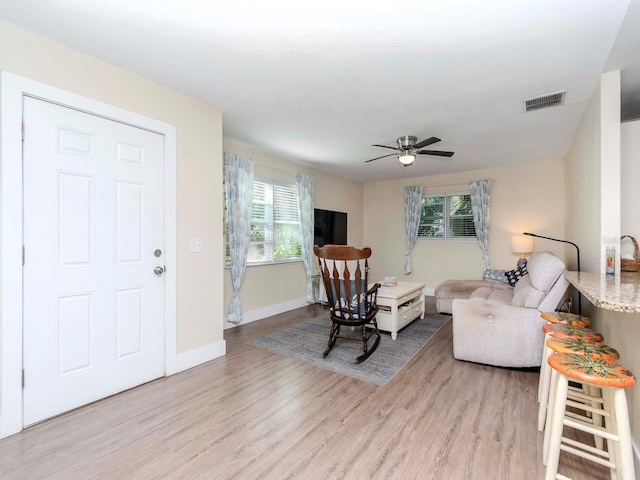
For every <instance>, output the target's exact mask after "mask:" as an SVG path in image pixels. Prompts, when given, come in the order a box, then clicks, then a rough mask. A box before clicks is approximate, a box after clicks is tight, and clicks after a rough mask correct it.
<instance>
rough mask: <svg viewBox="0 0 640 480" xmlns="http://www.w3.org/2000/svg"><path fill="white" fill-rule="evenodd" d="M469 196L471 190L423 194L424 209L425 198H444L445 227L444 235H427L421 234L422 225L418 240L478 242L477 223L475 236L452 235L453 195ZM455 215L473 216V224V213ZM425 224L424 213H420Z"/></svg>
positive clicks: (443, 217)
mask: <svg viewBox="0 0 640 480" xmlns="http://www.w3.org/2000/svg"><path fill="white" fill-rule="evenodd" d="M461 195H464V196H467V197H471V194H470V192H469V191H461V192H460V191H458V192H446V193H429V194H423V195H422V199H421V200H420V202H421V209H422V201H423V200H424V199H425V198H442V199H443V206H442V208H443V214H442V219H443V223H444V225H443V229H444V235H443V236H441V237H429V236H426V235H420V227H418V237H417V239H418V240H429V241H432V240H433V241H438V242H442V241H449V242H452V241H453V242H476V241H478V235H477V233H475V225H474V235H473V236H451V218H452V216H451V197H456V196H461ZM455 217H458V218H460V217H471V222H472V224H473V214H469V215H459V216H457V215H456V216H454V217H453V218H455ZM422 225H423V222H422V213H421V214H420V226H422Z"/></svg>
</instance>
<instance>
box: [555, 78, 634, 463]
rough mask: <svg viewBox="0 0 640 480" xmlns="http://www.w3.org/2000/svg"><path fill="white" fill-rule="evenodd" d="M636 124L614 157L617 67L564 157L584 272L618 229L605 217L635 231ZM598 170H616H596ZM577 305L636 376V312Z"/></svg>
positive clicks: (570, 217)
mask: <svg viewBox="0 0 640 480" xmlns="http://www.w3.org/2000/svg"><path fill="white" fill-rule="evenodd" d="M635 123H637V122H635ZM637 128H638V126H637V125H636V126H634V125H629V127H628V128H627V126H625V125H624V124H623V128H622V133H623V136H622V143H621V145H622V152H621V153H620V154H619V156H618V157H617V158H616V152H620V150H619V149H620V88H619V75H618V74H617V72H614V74H613V75H612V74H606V75H603V76H602V79H601V82H600V83H599V85H598V86H597V87H596V90H595V91H594V93H593V96H592V98H591V102H590V104H589V107H588V110H587V112H586V114H585V116H584V118H583V121H582V124H581V125H580V127H579V129H578V132H577V133H576V136H575V138H574V142H573V145H572V147H571V149H570V151H569V154H568V155H567V158H566V160H565V180H566V182H565V191H566V194H567V203H566V208H567V227H566V230H567V238H573V239H576V241H577V242H578V243H579V245H580V249H581V253H582V270H584V271H591V272H600V271H602V269H603V268H602V266H603V264H604V262H603V260H602V252H603V251H604V245H605V244H606V243H609V242H610V240H611V239H610V238H608V237H612V236H615V237H618V236H619V234H620V232H619V228H620V227H619V226H618V231H617V232H613V231H612V230H611V229H612V228H615V220H614V222H613V223H612V222H610V221H609V220H608V219H607V218H605V217H612V218H613V219H616V218H617V219H619V220H618V221H619V222H620V223H619V225H620V224H621V225H623V227H624V228H628V229H629V230H628V231H629V232H631V231H635V232H640V219H639V218H638V215H637V213H636V212H637V210H636V209H633V208H628V205H629V202H631V201H634V200H636V199H637V196H638V193H637V186H636V185H635V182H634V181H633V180H634V179H637V174H638V170H637V169H638V165H637V164H638V160H637V159H638V155H640V145H639V144H638V142H637V140H635V139H633V138H628V137H627V135H628V134H629V133H632V132H635V133H636V135H637V133H638V130H636V129H637ZM616 135H617V136H618V137H617V138H618V142H617V143H618V145H617V146H616V141H615V138H616ZM636 138H637V137H636ZM603 139H606V140H603ZM603 169H605V170H609V171H613V172H619V174H618V175H617V176H615V175H613V176H612V175H610V174H608V173H607V174H602V170H603ZM634 175H635V177H634ZM621 177H622V179H623V181H622V186H620V185H621V181H620V178H621ZM601 205H602V208H601ZM625 206H626V207H625ZM621 211H622V212H623V213H622V216H621V215H620V212H621ZM618 263H619V262H618ZM582 307H583V310H582V313H583V314H584V315H587V316H589V317H590V318H591V320H592V322H593V326H594V328H595V329H597V330H598V331H599V332H601V333H602V335H604V338H605V342H606V343H607V344H608V345H611V346H613V347H614V348H616V349H617V350H618V351H619V352H620V354H621V363H623V364H624V365H625V366H626V367H628V368H629V369H631V371H633V372H635V373H636V375H638V372H640V350H638V347H637V346H638V342H639V341H640V315H639V314H631V313H616V312H611V311H608V310H603V309H600V308H596V307H594V306H593V305H592V304H591V303H590V302H588V301H587V300H585V299H584V297H583V300H582ZM627 399H628V402H629V411H630V414H631V434H632V436H633V440H634V444H635V450H636V468H637V469H638V468H639V467H640V463H638V452H639V447H640V392H639V391H638V388H637V387H635V388H630V389H628V390H627Z"/></svg>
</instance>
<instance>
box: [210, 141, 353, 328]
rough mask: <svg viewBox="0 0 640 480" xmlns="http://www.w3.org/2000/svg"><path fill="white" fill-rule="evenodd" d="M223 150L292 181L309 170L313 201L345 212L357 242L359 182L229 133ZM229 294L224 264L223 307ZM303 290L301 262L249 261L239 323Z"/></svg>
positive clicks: (289, 304)
mask: <svg viewBox="0 0 640 480" xmlns="http://www.w3.org/2000/svg"><path fill="white" fill-rule="evenodd" d="M224 150H225V152H231V153H235V154H237V155H242V156H244V157H248V158H251V159H253V160H255V162H256V167H255V176H256V178H262V179H265V180H270V179H273V180H280V181H286V182H291V183H294V182H295V174H296V173H303V174H305V175H311V176H313V177H314V178H315V199H314V201H315V207H316V208H323V209H326V210H337V211H340V212H347V241H348V243H350V244H352V245H362V238H363V237H362V218H363V212H362V191H363V186H362V184H360V183H356V182H352V181H349V180H344V179H341V178H338V177H334V176H332V175H328V174H326V173H324V172H320V171H318V170H315V169H312V168H309V167H307V166H305V165H303V164H301V163H297V162H295V161H292V160H287V159H283V158H279V157H275V156H273V155H271V154H268V153H266V152H264V151H262V150H260V149H258V148H256V147H254V146H251V145H247V144H245V143H243V142H239V141H237V140H235V139H232V138H227V137H225V139H224ZM220 202H222V199H220ZM221 255H222V253H221ZM314 267H315V265H314ZM314 271H315V270H314ZM232 294H233V286H232V283H231V273H230V271H229V269H226V270H225V273H224V309H225V310H224V311H225V313H226V311H227V310H228V309H229V304H230V303H231V296H232ZM305 294H306V274H305V270H304V265H303V264H302V262H294V263H285V264H279V265H260V266H249V267H247V269H246V271H245V275H244V280H243V283H242V287H241V289H240V303H241V305H242V310H243V312H244V320H243V322H242V323H246V322H248V321H253V320H257V319H259V318H263V317H265V316H269V315H274V314H276V313H279V312H282V311H286V310H289V309H291V308H295V307H298V306H302V305H306V301H305ZM228 326H230V325H228Z"/></svg>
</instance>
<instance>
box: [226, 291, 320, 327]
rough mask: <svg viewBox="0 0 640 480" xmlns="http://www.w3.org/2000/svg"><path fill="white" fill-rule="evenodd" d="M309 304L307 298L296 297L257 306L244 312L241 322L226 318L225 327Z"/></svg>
mask: <svg viewBox="0 0 640 480" xmlns="http://www.w3.org/2000/svg"><path fill="white" fill-rule="evenodd" d="M307 305H309V302H307V299H306V298H304V297H303V298H296V299H295V300H289V301H288V302H283V303H277V304H275V305H269V306H268V307H263V308H257V309H255V310H250V311H248V312H243V314H242V322H241V323H231V322H229V321H228V320H227V319H226V316H225V320H224V328H225V330H226V329H227V328H233V327H237V326H238V325H244V324H246V323H251V322H255V321H256V320H262V319H263V318H267V317H271V316H273V315H278V314H279V313H284V312H288V311H290V310H295V309H296V308H301V307H306V306H307Z"/></svg>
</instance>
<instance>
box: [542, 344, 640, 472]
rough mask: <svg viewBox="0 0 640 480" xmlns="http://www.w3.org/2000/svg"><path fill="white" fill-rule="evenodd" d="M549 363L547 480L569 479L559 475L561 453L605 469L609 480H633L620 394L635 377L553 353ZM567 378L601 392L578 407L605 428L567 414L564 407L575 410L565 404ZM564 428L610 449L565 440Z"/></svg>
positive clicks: (626, 415) (595, 362) (590, 360)
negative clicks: (600, 441) (596, 439)
mask: <svg viewBox="0 0 640 480" xmlns="http://www.w3.org/2000/svg"><path fill="white" fill-rule="evenodd" d="M548 362H549V365H550V366H551V368H552V372H553V375H552V377H553V378H552V381H553V382H554V383H553V384H552V388H551V390H552V396H551V401H550V406H549V409H550V410H549V423H548V425H547V431H546V432H545V449H544V452H543V453H544V454H546V455H545V456H546V457H547V458H546V459H545V460H546V462H545V463H546V465H547V469H546V475H545V480H552V479H556V478H567V477H564V476H562V475H560V474H558V463H559V460H560V451H561V450H562V451H565V452H567V453H571V454H573V455H577V456H579V457H582V458H584V459H586V460H590V461H592V462H595V463H598V464H600V465H604V466H606V467H608V468H609V469H610V471H611V476H612V478H614V479H616V480H635V473H634V466H633V454H632V450H631V431H630V427H629V412H628V410H627V398H626V395H625V391H624V388H628V387H631V386H633V385H635V383H636V379H635V377H634V376H633V374H632V373H631V372H630V371H629V370H628V369H626V368H625V367H623V366H621V365H613V364H609V363H606V362H605V361H603V360H602V359H599V360H594V358H593V357H592V356H591V355H576V354H574V353H554V354H552V355H551V356H550V357H549V359H548ZM569 380H573V381H577V382H580V383H582V384H583V385H589V386H593V387H597V388H599V389H601V391H602V396H592V397H591V398H589V401H590V402H591V403H592V404H593V405H594V406H589V405H584V404H578V405H577V407H578V408H584V409H588V410H589V411H591V413H592V414H593V415H594V416H595V415H597V416H602V417H604V418H605V422H604V424H605V426H604V427H601V426H597V425H593V424H590V423H588V422H583V421H580V420H576V419H572V418H569V417H567V416H566V415H565V410H566V407H567V406H571V407H576V405H574V404H573V402H572V401H571V400H567V393H568V386H569ZM564 426H568V427H571V428H574V429H577V430H580V431H583V432H586V433H589V434H592V435H596V436H598V437H601V438H603V439H606V440H607V448H608V451H605V450H604V449H603V448H598V447H595V448H594V447H592V446H590V445H587V444H584V443H581V442H578V441H576V440H573V439H569V438H566V437H563V436H562V430H563V427H564ZM547 434H548V435H547Z"/></svg>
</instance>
